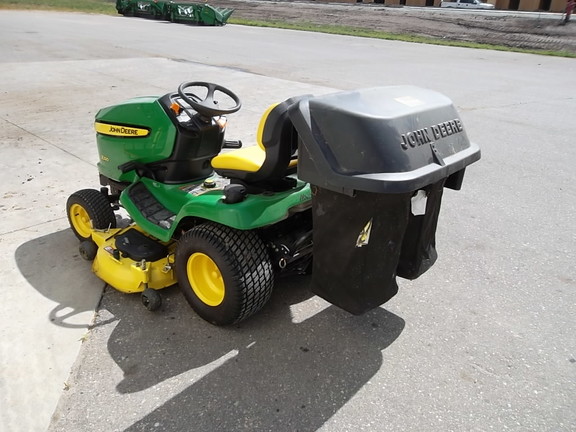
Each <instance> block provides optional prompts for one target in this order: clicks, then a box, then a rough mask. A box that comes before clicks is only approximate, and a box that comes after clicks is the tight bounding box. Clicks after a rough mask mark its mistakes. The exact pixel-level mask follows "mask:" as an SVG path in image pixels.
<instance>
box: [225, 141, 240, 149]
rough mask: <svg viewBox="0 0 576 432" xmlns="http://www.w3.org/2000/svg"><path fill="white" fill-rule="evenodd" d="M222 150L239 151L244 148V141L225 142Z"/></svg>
mask: <svg viewBox="0 0 576 432" xmlns="http://www.w3.org/2000/svg"><path fill="white" fill-rule="evenodd" d="M222 148H225V149H239V148H242V141H240V140H224V145H223V146H222Z"/></svg>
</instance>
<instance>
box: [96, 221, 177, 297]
mask: <svg viewBox="0 0 576 432" xmlns="http://www.w3.org/2000/svg"><path fill="white" fill-rule="evenodd" d="M129 229H137V230H138V231H140V232H142V230H141V229H140V228H139V227H138V226H136V225H131V226H130V227H128V228H122V229H120V228H118V229H110V230H106V231H96V230H94V231H92V240H93V241H94V242H95V243H96V245H98V252H97V254H96V258H94V261H93V263H92V271H93V272H94V273H95V274H96V276H98V277H99V278H100V279H102V280H103V281H104V282H106V283H107V284H109V285H111V286H112V287H114V288H115V289H117V290H118V291H121V292H124V293H138V292H143V291H144V290H145V289H146V288H151V289H155V290H159V289H162V288H166V287H169V286H172V285H175V284H176V274H175V272H174V270H173V265H174V250H175V243H164V244H165V245H166V246H167V247H168V251H169V254H168V255H167V256H166V257H164V258H162V259H160V260H157V261H144V260H142V261H134V260H132V259H131V258H127V257H123V256H122V254H121V253H119V251H118V250H117V248H116V237H117V236H118V235H119V234H121V233H123V232H125V231H127V230H129Z"/></svg>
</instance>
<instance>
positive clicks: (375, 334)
mask: <svg viewBox="0 0 576 432" xmlns="http://www.w3.org/2000/svg"><path fill="white" fill-rule="evenodd" d="M163 297H164V304H163V307H162V310H161V311H159V312H158V313H155V314H152V315H153V317H150V319H143V318H142V317H143V316H146V314H150V313H149V312H147V311H145V310H143V308H142V307H141V306H139V305H138V303H139V301H138V299H135V298H134V297H130V300H128V301H127V300H126V299H127V297H126V296H123V295H121V294H119V293H117V292H115V291H113V290H106V292H105V295H104V298H103V301H102V304H101V307H102V309H106V310H107V312H110V313H111V314H112V315H114V316H115V318H116V320H117V323H118V324H117V326H116V327H115V328H114V330H113V331H112V333H111V334H110V337H109V339H108V352H109V353H110V355H111V356H112V358H113V359H114V361H115V363H116V364H117V365H118V366H119V367H120V368H121V369H122V371H123V373H124V378H123V379H122V381H121V382H120V383H118V384H117V387H116V391H117V392H119V393H121V394H127V393H137V392H141V391H144V390H147V389H150V390H148V391H149V392H151V393H152V394H154V395H155V397H159V399H160V400H162V401H165V402H164V403H162V404H161V405H160V406H159V407H158V408H156V409H154V410H153V411H151V412H148V413H143V417H141V419H140V420H139V421H137V422H136V423H134V424H132V425H131V426H129V427H128V428H127V429H125V430H127V431H144V430H153V429H155V428H158V427H160V426H161V428H162V429H163V430H194V431H239V430H242V431H255V430H258V431H284V430H290V431H297V430H300V431H309V430H316V429H318V428H319V427H320V426H321V425H322V424H324V423H325V422H326V421H327V420H328V419H330V418H331V417H332V416H333V415H334V414H335V413H336V412H337V411H338V410H339V409H340V408H342V407H343V406H344V405H345V404H346V402H347V401H348V400H350V399H351V398H352V397H353V396H354V395H355V394H356V393H358V391H360V390H361V389H362V387H363V386H364V385H365V384H366V383H367V382H368V381H369V380H370V379H371V378H372V377H373V376H374V375H375V374H376V373H377V372H378V371H379V370H380V368H381V367H382V363H383V360H382V350H384V349H386V348H387V347H388V346H389V345H390V344H392V343H393V342H394V341H395V340H396V339H397V338H398V336H399V335H400V334H401V332H402V330H403V328H404V325H405V323H404V320H402V319H401V318H400V317H398V316H396V315H394V314H392V313H390V312H387V311H386V310H384V309H382V308H377V309H375V310H373V311H371V312H369V313H367V314H365V315H363V316H360V317H357V316H352V315H350V314H348V313H346V312H344V311H342V310H340V309H338V308H336V307H334V306H328V305H327V303H325V302H324V301H322V300H320V299H318V298H317V297H313V296H312V295H311V293H310V277H304V276H302V277H292V278H286V279H281V280H280V281H279V282H278V283H277V285H276V288H275V292H274V294H273V297H272V299H271V301H270V303H269V304H268V305H267V306H266V307H265V308H264V309H263V310H262V311H261V312H260V313H258V314H257V315H256V316H254V317H252V318H249V319H248V320H246V321H245V322H242V323H241V324H239V325H236V326H232V327H224V328H222V327H215V326H212V325H210V324H208V323H206V322H204V321H203V320H202V319H200V318H199V317H197V316H196V315H195V314H194V312H193V311H192V310H191V308H190V307H189V306H188V304H187V303H186V301H185V300H184V298H183V297H182V295H181V294H180V293H179V292H178V289H172V288H170V289H168V290H164V294H163ZM138 309H139V310H138ZM105 315H106V314H103V317H102V319H105ZM103 324H104V325H105V324H106V322H104V323H103ZM195 371H202V372H201V373H199V374H197V375H195V376H193V377H192V376H191V375H190V374H191V373H195Z"/></svg>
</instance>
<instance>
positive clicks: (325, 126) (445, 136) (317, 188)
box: [67, 82, 480, 325]
mask: <svg viewBox="0 0 576 432" xmlns="http://www.w3.org/2000/svg"><path fill="white" fill-rule="evenodd" d="M240 108H241V102H240V99H239V98H238V96H236V95H235V94H234V93H233V92H232V91H230V90H228V89H227V88H225V87H222V86H220V85H217V84H213V83H208V82H187V83H183V84H181V85H180V86H179V87H178V90H177V91H175V92H171V93H168V94H166V95H164V96H161V97H137V98H133V99H130V100H128V101H125V102H123V103H120V104H118V105H114V106H110V107H106V108H103V109H101V110H100V111H99V112H98V113H97V115H96V119H95V129H96V141H97V146H98V152H99V162H98V170H99V174H100V184H101V188H100V189H99V190H97V189H83V190H80V191H77V192H75V193H73V194H72V195H71V196H70V197H69V198H68V201H67V214H68V219H69V222H70V226H71V228H72V231H73V232H74V234H75V235H76V237H78V239H79V240H80V254H81V256H82V257H83V258H85V259H87V260H91V261H93V263H92V270H93V272H94V273H95V274H96V275H97V276H98V277H100V278H101V279H102V280H104V281H105V282H106V283H107V284H109V285H111V286H112V287H114V288H115V289H117V290H119V291H122V292H126V293H141V297H142V302H143V304H144V306H146V308H148V309H149V310H155V309H158V308H160V306H161V297H160V295H159V293H158V290H160V289H162V288H166V287H169V286H173V285H178V286H179V288H180V290H181V291H182V293H183V295H184V297H185V298H186V300H187V301H188V302H189V303H190V305H191V306H192V308H193V309H194V310H195V311H196V312H197V313H198V315H199V316H201V317H202V318H203V319H205V320H207V321H209V322H210V323H213V324H216V325H228V324H233V323H238V322H240V321H242V320H244V319H246V318H248V317H249V316H251V315H253V314H254V313H256V312H258V311H259V310H260V309H261V308H262V307H263V306H264V305H265V304H266V302H267V301H268V300H269V299H270V297H271V294H272V289H273V286H274V281H275V279H277V278H278V277H279V276H281V275H283V274H287V275H290V274H306V273H308V274H309V273H311V274H312V278H311V287H312V292H313V293H315V294H317V295H319V296H321V297H323V298H324V299H326V300H327V301H328V302H330V303H332V304H335V305H336V306H339V307H340V308H342V309H344V310H346V311H348V312H350V313H352V314H362V313H365V312H367V311H368V310H370V309H372V308H374V307H377V306H379V305H381V304H383V303H385V302H386V301H388V300H389V299H390V298H392V297H393V296H394V295H395V294H396V293H397V291H398V285H397V282H396V277H397V276H399V277H403V278H406V279H415V278H417V277H419V276H420V275H421V274H423V273H424V272H425V271H426V270H428V269H429V268H430V267H431V266H432V265H433V264H434V262H435V261H436V258H437V253H436V248H435V232H436V225H437V222H438V215H439V211H440V203H441V198H442V192H443V188H445V187H447V188H452V189H456V190H459V189H460V187H461V185H462V181H463V177H464V171H465V168H466V167H467V166H468V165H469V164H471V163H473V162H475V161H476V160H478V159H479V158H480V150H479V148H478V147H477V146H476V145H474V144H473V143H471V142H470V141H469V140H468V137H467V135H466V132H465V130H464V126H463V124H462V121H461V119H460V117H459V115H458V113H457V111H456V109H455V108H454V106H453V105H452V102H451V101H450V100H449V99H448V98H446V97H445V96H443V95H441V94H438V93H436V92H434V91H431V90H427V89H421V88H418V87H413V86H393V87H377V88H369V89H361V90H355V91H343V92H338V93H334V94H328V95H322V96H312V95H302V96H298V97H293V98H290V99H288V100H285V101H283V102H281V103H278V104H274V105H272V106H270V107H269V108H268V109H267V110H266V111H265V112H264V114H263V116H262V119H261V121H260V124H259V126H258V130H257V145H254V146H248V147H242V143H241V141H234V140H227V139H226V137H225V132H226V124H227V118H226V115H228V114H232V113H234V112H236V111H238V110H239V109H240ZM121 213H123V214H126V213H127V215H128V217H127V218H126V219H127V220H128V221H129V223H123V224H119V223H118V222H119V221H124V220H125V219H123V217H122V216H121V215H120V214H121ZM120 225H123V226H120Z"/></svg>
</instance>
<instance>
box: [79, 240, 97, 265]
mask: <svg viewBox="0 0 576 432" xmlns="http://www.w3.org/2000/svg"><path fill="white" fill-rule="evenodd" d="M78 252H80V256H81V257H82V258H83V259H85V260H86V261H93V260H94V258H96V253H97V252H98V246H97V245H96V243H94V242H93V241H92V240H84V241H83V242H81V243H80V246H78Z"/></svg>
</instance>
